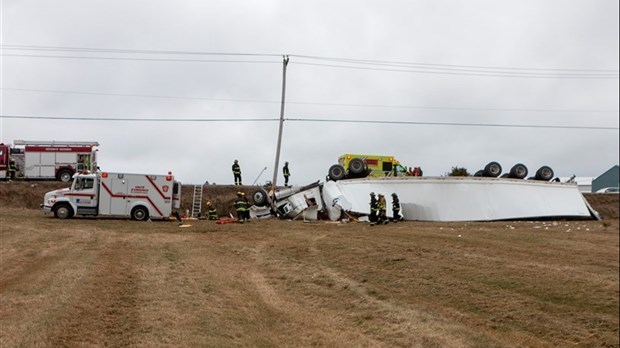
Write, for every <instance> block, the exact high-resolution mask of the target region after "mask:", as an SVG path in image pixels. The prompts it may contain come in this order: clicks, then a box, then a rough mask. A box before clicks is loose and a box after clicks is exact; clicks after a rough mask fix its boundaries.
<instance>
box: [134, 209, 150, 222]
mask: <svg viewBox="0 0 620 348" xmlns="http://www.w3.org/2000/svg"><path fill="white" fill-rule="evenodd" d="M148 218H149V210H148V209H146V207H143V206H141V205H139V206H137V207H135V208H133V209H131V219H132V220H136V221H146V220H147V219H148Z"/></svg>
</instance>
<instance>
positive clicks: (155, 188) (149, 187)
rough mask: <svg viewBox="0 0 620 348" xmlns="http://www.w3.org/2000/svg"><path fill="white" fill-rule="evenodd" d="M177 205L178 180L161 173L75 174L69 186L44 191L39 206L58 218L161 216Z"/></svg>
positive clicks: (157, 217)
mask: <svg viewBox="0 0 620 348" xmlns="http://www.w3.org/2000/svg"><path fill="white" fill-rule="evenodd" d="M180 206H181V183H180V182H178V181H175V180H174V176H173V175H172V173H171V172H168V174H163V175H150V174H127V173H108V172H99V173H96V174H81V173H80V174H75V175H74V176H73V184H72V185H71V187H70V188H65V189H60V190H56V191H50V192H48V193H46V194H45V198H44V200H43V204H42V205H41V207H42V208H43V211H44V212H45V213H46V214H47V213H54V216H55V217H57V218H60V219H67V218H70V217H73V216H74V215H83V216H87V215H88V216H118V217H130V218H131V219H133V220H138V221H145V220H148V219H164V218H168V217H170V216H171V215H172V214H173V210H174V209H179V208H180Z"/></svg>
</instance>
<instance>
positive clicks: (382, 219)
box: [377, 193, 389, 224]
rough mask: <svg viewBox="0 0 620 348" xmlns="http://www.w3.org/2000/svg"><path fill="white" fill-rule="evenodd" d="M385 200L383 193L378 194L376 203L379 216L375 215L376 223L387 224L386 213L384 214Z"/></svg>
mask: <svg viewBox="0 0 620 348" xmlns="http://www.w3.org/2000/svg"><path fill="white" fill-rule="evenodd" d="M386 204H387V203H386V201H385V197H384V196H383V194H381V193H380V194H379V200H378V205H379V216H377V223H378V224H387V223H388V222H389V221H388V219H387V214H386Z"/></svg>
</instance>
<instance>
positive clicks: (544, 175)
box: [534, 166, 553, 181]
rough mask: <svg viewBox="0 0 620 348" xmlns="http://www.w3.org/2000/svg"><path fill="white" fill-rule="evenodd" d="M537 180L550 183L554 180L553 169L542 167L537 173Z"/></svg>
mask: <svg viewBox="0 0 620 348" xmlns="http://www.w3.org/2000/svg"><path fill="white" fill-rule="evenodd" d="M534 178H536V180H542V181H549V180H551V179H553V169H551V168H550V167H548V166H542V167H540V168H539V169H538V170H537V171H536V176H535V177H534Z"/></svg>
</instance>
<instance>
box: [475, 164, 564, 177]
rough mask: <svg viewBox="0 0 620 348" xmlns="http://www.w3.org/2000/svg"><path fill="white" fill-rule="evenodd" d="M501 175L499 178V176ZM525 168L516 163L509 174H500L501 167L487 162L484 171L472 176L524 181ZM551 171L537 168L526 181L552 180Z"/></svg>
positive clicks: (526, 171)
mask: <svg viewBox="0 0 620 348" xmlns="http://www.w3.org/2000/svg"><path fill="white" fill-rule="evenodd" d="M500 175H501V176H500ZM527 175H528V170H527V167H526V166H525V165H524V164H522V163H517V164H515V165H514V166H512V168H510V172H508V173H504V174H502V166H501V165H500V164H499V163H497V162H489V163H488V164H487V165H486V166H484V169H480V170H479V171H477V172H476V173H475V174H474V176H478V177H488V178H497V177H500V178H510V179H525V178H527ZM553 175H554V173H553V169H551V167H549V166H542V167H540V168H538V170H537V171H536V174H535V175H534V176H533V177H529V178H527V179H528V180H539V181H550V180H551V179H553Z"/></svg>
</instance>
